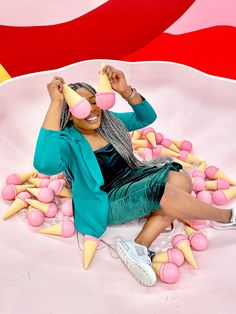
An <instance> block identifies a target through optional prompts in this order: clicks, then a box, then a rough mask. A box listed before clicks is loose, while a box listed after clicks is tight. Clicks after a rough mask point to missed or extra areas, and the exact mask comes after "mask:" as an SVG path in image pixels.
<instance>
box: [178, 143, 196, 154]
mask: <svg viewBox="0 0 236 314" xmlns="http://www.w3.org/2000/svg"><path fill="white" fill-rule="evenodd" d="M180 149H181V150H185V151H187V152H189V153H190V152H191V151H192V149H193V145H192V143H191V142H189V141H187V140H184V141H182V142H181V144H180Z"/></svg>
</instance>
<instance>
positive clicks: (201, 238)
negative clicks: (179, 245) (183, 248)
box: [189, 232, 208, 251]
mask: <svg viewBox="0 0 236 314" xmlns="http://www.w3.org/2000/svg"><path fill="white" fill-rule="evenodd" d="M189 241H190V245H191V247H192V249H194V250H196V251H204V250H206V248H207V246H208V240H207V238H206V236H205V235H204V234H203V233H201V232H196V233H193V234H192V235H191V236H190V237H189Z"/></svg>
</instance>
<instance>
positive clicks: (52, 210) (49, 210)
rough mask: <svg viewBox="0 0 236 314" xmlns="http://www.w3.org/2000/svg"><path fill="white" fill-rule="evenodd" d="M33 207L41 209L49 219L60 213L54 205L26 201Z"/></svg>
mask: <svg viewBox="0 0 236 314" xmlns="http://www.w3.org/2000/svg"><path fill="white" fill-rule="evenodd" d="M25 201H26V202H27V203H28V204H30V205H31V206H33V207H35V208H37V209H40V210H41V211H42V212H43V213H44V215H45V216H46V217H47V218H53V217H55V216H56V214H57V212H58V208H57V205H56V204H54V203H43V202H40V201H37V200H31V199H26V200H25Z"/></svg>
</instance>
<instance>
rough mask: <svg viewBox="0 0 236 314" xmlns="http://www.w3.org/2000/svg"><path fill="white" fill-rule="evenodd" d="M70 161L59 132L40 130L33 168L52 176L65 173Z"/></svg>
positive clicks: (67, 150) (66, 146) (66, 147)
mask: <svg viewBox="0 0 236 314" xmlns="http://www.w3.org/2000/svg"><path fill="white" fill-rule="evenodd" d="M69 160H70V152H69V147H68V145H67V143H66V142H65V141H63V140H62V139H61V131H56V130H48V129H45V128H41V129H40V132H39V136H38V139H37V143H36V148H35V153H34V168H35V169H36V170H38V171H39V172H40V173H43V174H46V175H54V174H57V173H60V172H62V171H65V170H66V169H67V167H68V164H69Z"/></svg>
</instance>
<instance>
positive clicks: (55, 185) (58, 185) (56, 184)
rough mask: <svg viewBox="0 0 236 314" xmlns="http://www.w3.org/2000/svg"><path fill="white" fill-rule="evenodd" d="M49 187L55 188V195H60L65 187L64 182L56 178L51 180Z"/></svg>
mask: <svg viewBox="0 0 236 314" xmlns="http://www.w3.org/2000/svg"><path fill="white" fill-rule="evenodd" d="M48 187H49V188H50V189H52V190H53V192H54V193H55V195H59V194H60V192H61V189H62V188H63V184H62V183H61V182H60V181H59V180H54V181H52V182H50V184H49V185H48Z"/></svg>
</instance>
